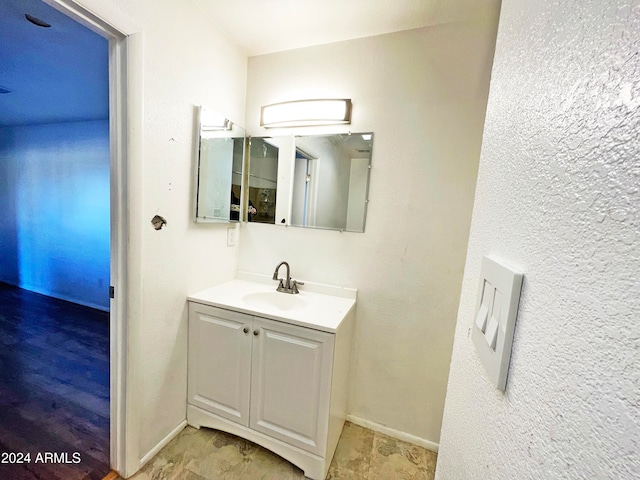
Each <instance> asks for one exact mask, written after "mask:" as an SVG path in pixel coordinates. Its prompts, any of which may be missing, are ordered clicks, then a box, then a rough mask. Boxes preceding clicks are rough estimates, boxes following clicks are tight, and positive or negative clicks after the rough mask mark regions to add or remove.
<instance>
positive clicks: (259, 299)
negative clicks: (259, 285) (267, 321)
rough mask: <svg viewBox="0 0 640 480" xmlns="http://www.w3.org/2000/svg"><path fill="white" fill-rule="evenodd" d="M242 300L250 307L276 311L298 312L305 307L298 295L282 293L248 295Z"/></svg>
mask: <svg viewBox="0 0 640 480" xmlns="http://www.w3.org/2000/svg"><path fill="white" fill-rule="evenodd" d="M242 300H243V301H244V302H245V303H246V304H247V305H249V306H251V307H259V308H275V309H277V310H299V309H301V308H304V307H306V306H307V302H306V301H305V300H304V298H300V294H291V293H282V292H276V291H273V292H255V293H248V294H246V295H244V296H243V297H242Z"/></svg>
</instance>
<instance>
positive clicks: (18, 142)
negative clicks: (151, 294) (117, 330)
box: [0, 120, 110, 310]
mask: <svg viewBox="0 0 640 480" xmlns="http://www.w3.org/2000/svg"><path fill="white" fill-rule="evenodd" d="M109 203H110V187H109V123H108V120H102V121H90V122H69V123H55V124H49V125H32V126H17V127H0V281H2V282H6V283H11V284H13V285H17V286H20V287H22V288H25V289H28V290H32V291H35V292H38V293H42V294H45V295H50V296H53V297H57V298H61V299H65V300H70V301H73V302H76V303H80V304H83V305H88V306H92V307H96V308H100V309H103V310H108V308H109V295H108V289H109V225H110V214H109Z"/></svg>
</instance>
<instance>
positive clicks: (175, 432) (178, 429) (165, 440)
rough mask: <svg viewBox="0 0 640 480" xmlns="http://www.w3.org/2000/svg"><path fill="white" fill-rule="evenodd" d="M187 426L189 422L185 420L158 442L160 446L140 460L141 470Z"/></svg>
mask: <svg viewBox="0 0 640 480" xmlns="http://www.w3.org/2000/svg"><path fill="white" fill-rule="evenodd" d="M186 426H187V420H186V419H185V420H183V421H182V422H180V423H179V424H178V426H177V427H176V428H174V429H173V430H171V431H170V432H169V434H168V435H167V436H166V437H164V438H163V439H162V440H160V442H158V444H157V445H156V446H155V447H153V448H152V449H151V450H149V451H148V452H147V454H146V455H144V456H143V457H142V458H141V459H140V468H142V467H143V466H144V465H145V464H146V463H147V462H148V461H149V460H151V459H152V458H153V457H155V456H156V454H157V453H158V452H159V451H160V450H162V448H163V447H164V446H166V445H167V443H169V442H170V441H171V440H173V439H174V437H175V436H176V435H178V434H179V433H180V432H181V431H182V430H183V429H184V427H186Z"/></svg>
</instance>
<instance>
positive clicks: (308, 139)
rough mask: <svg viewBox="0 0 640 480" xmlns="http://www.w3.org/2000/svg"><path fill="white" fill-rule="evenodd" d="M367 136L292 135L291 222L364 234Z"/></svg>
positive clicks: (370, 138)
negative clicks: (293, 155) (293, 158)
mask: <svg viewBox="0 0 640 480" xmlns="http://www.w3.org/2000/svg"><path fill="white" fill-rule="evenodd" d="M372 149H373V134H372V133H353V134H335V135H308V136H298V137H295V166H294V169H293V189H292V195H291V222H290V224H291V225H293V226H298V227H312V228H326V229H332V230H344V231H348V232H364V223H365V216H366V206H367V196H368V188H369V170H370V168H369V165H370V164H371V151H372Z"/></svg>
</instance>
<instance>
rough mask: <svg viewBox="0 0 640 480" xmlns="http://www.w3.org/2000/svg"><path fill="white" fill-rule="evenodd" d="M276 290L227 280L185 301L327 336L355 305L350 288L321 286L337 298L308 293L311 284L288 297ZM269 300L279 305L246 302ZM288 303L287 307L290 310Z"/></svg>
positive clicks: (241, 281)
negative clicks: (279, 322) (314, 331)
mask: <svg viewBox="0 0 640 480" xmlns="http://www.w3.org/2000/svg"><path fill="white" fill-rule="evenodd" d="M276 287H277V283H276V282H272V283H271V284H266V283H262V282H259V281H248V280H239V279H238V280H231V281H229V282H226V283H223V284H221V285H218V286H216V287H212V288H208V289H207V290H203V291H202V292H198V293H195V294H193V295H189V297H188V300H189V301H191V302H197V303H201V304H204V305H211V306H213V307H219V308H225V309H227V310H235V311H237V312H242V313H247V314H249V315H256V316H259V317H263V318H270V319H272V320H279V321H282V322H286V323H291V324H294V325H300V326H303V327H308V328H313V329H316V330H322V331H324V332H330V333H335V332H336V331H337V330H338V327H339V326H340V323H341V322H342V321H343V320H344V319H345V318H346V317H347V315H348V314H349V312H351V310H353V308H354V306H355V304H356V299H355V297H356V290H354V289H344V288H341V287H330V286H322V287H323V288H322V290H323V291H325V292H326V291H331V288H335V289H336V293H338V295H328V294H326V293H316V292H313V291H308V290H314V289H315V288H314V285H313V284H310V285H309V286H308V287H307V285H306V284H305V285H304V286H301V287H300V293H298V294H288V293H281V292H276ZM306 288H308V290H307V289H306ZM280 295H284V296H285V297H280ZM270 297H271V298H273V299H274V300H277V301H278V302H276V303H280V302H279V301H280V300H281V301H282V305H283V306H281V307H278V306H275V305H270V304H269V303H268V302H251V301H250V299H251V298H258V299H262V298H270ZM289 304H291V307H290V308H289V307H288V306H289Z"/></svg>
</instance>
